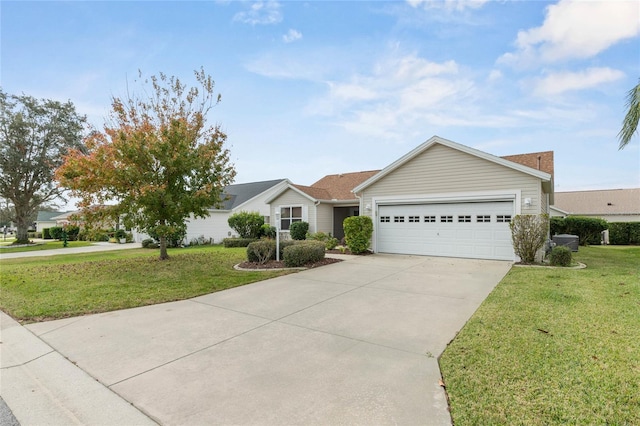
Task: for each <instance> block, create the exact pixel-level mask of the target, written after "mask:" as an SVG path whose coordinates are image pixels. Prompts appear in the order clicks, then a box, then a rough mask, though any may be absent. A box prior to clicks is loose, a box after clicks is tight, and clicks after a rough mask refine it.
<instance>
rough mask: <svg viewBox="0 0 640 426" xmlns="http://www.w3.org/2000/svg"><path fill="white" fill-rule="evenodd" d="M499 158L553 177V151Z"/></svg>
mask: <svg viewBox="0 0 640 426" xmlns="http://www.w3.org/2000/svg"><path fill="white" fill-rule="evenodd" d="M501 158H504V159H505V160H509V161H513V162H514V163H518V164H522V165H523V166H527V167H531V168H532V169H536V170H541V171H543V172H546V173H549V174H550V175H551V176H553V151H543V152H531V153H528V154H517V155H505V156H503V157H501Z"/></svg>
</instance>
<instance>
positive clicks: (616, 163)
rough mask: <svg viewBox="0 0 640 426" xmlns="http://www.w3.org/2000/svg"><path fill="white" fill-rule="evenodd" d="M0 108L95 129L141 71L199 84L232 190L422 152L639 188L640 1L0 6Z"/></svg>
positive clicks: (561, 187)
mask: <svg viewBox="0 0 640 426" xmlns="http://www.w3.org/2000/svg"><path fill="white" fill-rule="evenodd" d="M0 8H1V10H0V13H1V37H2V39H1V65H0V71H1V75H0V81H1V84H2V88H3V90H4V91H5V92H7V93H14V94H18V93H25V94H29V95H32V96H35V97H38V98H51V99H57V100H61V101H66V100H71V101H72V102H73V103H74V104H75V105H76V107H77V109H78V111H79V112H80V113H83V114H86V115H87V116H88V118H89V121H90V122H91V123H92V124H93V125H94V126H96V127H98V128H100V127H101V126H102V124H103V123H104V118H105V117H106V116H107V114H108V112H109V107H110V100H111V97H112V96H123V95H125V94H126V85H127V81H128V82H129V84H131V83H132V82H133V80H134V79H135V78H136V76H137V74H138V70H142V71H143V73H144V74H145V75H147V76H149V75H153V74H157V73H158V72H164V73H165V74H168V75H175V76H178V77H180V78H181V79H182V80H183V81H185V82H187V83H193V82H194V81H193V78H192V77H193V70H195V69H199V68H200V67H201V66H202V67H204V69H205V71H206V72H207V73H209V74H210V75H212V77H213V78H214V80H215V81H216V89H217V91H218V92H219V93H221V95H222V102H221V103H220V104H219V105H218V106H217V107H215V108H214V109H213V111H212V113H211V115H210V117H209V121H210V123H220V124H221V125H222V127H223V129H224V130H225V131H226V133H227V135H228V145H227V147H228V148H229V149H230V151H231V158H232V161H233V162H234V163H235V165H236V170H237V172H238V174H237V177H236V182H238V183H242V182H251V181H258V180H268V179H276V178H283V177H287V178H289V179H291V180H292V181H293V182H295V183H299V184H305V185H308V184H311V183H313V182H315V181H316V180H318V179H320V178H321V177H323V176H324V175H326V174H331V173H341V172H351V171H360V170H373V169H380V168H383V167H385V166H387V165H388V164H390V163H391V162H392V161H394V160H396V159H397V158H399V157H401V156H402V155H404V154H405V153H407V152H408V151H410V150H411V149H413V148H415V147H416V146H418V145H419V144H421V143H422V142H424V141H425V140H427V139H428V138H430V137H431V136H433V135H438V136H441V137H444V138H447V139H450V140H453V141H455V142H459V143H462V144H465V145H468V146H472V147H474V148H477V149H480V150H482V151H485V152H488V153H491V154H494V155H510V154H520V153H525V152H536V151H546V150H553V151H554V152H555V172H556V173H555V185H556V191H571V190H585V189H604V188H629V187H639V186H640V146H639V145H640V141H639V140H640V138H638V137H637V136H636V137H634V139H633V141H632V143H631V144H630V145H629V146H628V147H627V148H626V149H624V150H622V151H619V150H618V140H617V133H618V132H619V130H620V125H621V122H622V119H623V117H624V114H625V96H626V93H627V91H628V90H629V89H631V88H632V87H633V86H634V85H635V84H637V82H638V79H639V78H640V2H637V1H602V2H597V1H588V2H568V1H564V0H560V1H550V2H545V1H485V0H476V1H458V0H451V1H425V0H409V1H392V2H385V1H372V2H366V1H340V2H327V1H261V2H251V1H217V2H215V1H214V2H205V1H193V2H188V1H184V2H172V1H137V2H123V1H112V2H94V1H83V2H80V1H77V2H75V1H70V2H57V1H46V2H31V1H18V2H13V1H2V3H1V4H0Z"/></svg>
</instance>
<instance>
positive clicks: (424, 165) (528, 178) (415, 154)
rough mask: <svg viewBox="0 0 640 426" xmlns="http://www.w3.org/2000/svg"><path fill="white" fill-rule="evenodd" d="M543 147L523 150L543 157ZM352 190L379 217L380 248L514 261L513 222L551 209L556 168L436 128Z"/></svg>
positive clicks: (376, 240)
mask: <svg viewBox="0 0 640 426" xmlns="http://www.w3.org/2000/svg"><path fill="white" fill-rule="evenodd" d="M538 154H545V155H548V154H549V153H548V152H547V153H536V154H523V155H522V157H524V158H525V159H530V158H533V160H534V164H535V162H536V161H535V160H536V157H535V156H536V155H537V163H538V164H541V161H540V159H541V156H539V155H538ZM551 154H552V153H551ZM530 156H531V157H530ZM353 192H354V193H355V194H356V195H357V196H358V198H359V199H360V211H361V214H365V215H368V216H371V218H372V220H373V223H374V231H373V238H372V249H373V251H374V252H379V253H396V254H414V255H428V256H446V257H464V258H474V259H496V260H509V261H513V260H516V256H515V253H514V250H513V246H512V243H511V231H510V228H509V223H510V222H511V220H512V218H513V217H514V216H515V215H518V214H540V213H548V209H549V205H550V204H551V202H552V201H553V182H552V177H551V174H550V173H547V172H544V171H542V170H539V169H534V168H531V167H528V166H525V165H523V164H522V163H517V162H515V161H510V160H506V159H504V158H500V157H496V156H493V155H491V154H487V153H485V152H482V151H478V150H476V149H473V148H470V147H468V146H464V145H460V144H458V143H455V142H452V141H449V140H446V139H442V138H440V137H438V136H434V137H432V138H431V139H429V140H428V141H426V142H425V143H423V144H422V145H420V146H419V147H417V148H416V149H414V150H413V151H411V152H409V153H408V154H407V155H405V156H403V157H402V158H400V159H399V160H397V161H395V162H394V163H392V164H391V165H389V166H388V167H386V168H385V169H383V170H382V171H380V172H379V173H377V174H376V175H374V176H373V177H371V178H370V179H368V180H367V181H365V182H363V183H362V184H360V185H358V186H357V187H356V188H354V189H353Z"/></svg>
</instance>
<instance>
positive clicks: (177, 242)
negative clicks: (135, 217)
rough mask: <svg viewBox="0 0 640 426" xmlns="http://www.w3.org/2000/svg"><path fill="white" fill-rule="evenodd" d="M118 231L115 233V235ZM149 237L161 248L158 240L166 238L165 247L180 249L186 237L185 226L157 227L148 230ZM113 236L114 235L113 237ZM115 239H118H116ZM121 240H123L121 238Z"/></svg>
mask: <svg viewBox="0 0 640 426" xmlns="http://www.w3.org/2000/svg"><path fill="white" fill-rule="evenodd" d="M119 231H120V230H118V231H116V234H117V233H118V232H119ZM122 231H123V232H124V230H122ZM148 233H149V236H150V237H151V238H153V239H154V240H156V242H157V243H158V245H159V246H160V247H162V244H161V241H160V238H161V237H162V236H164V238H166V244H167V247H180V246H182V243H183V242H184V238H185V237H186V236H187V225H186V224H184V223H183V224H181V225H175V226H157V227H155V228H151V229H149V230H148ZM114 236H115V235H114ZM116 238H120V237H117V236H116ZM121 238H124V236H123V237H121Z"/></svg>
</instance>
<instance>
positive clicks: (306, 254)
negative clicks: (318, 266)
mask: <svg viewBox="0 0 640 426" xmlns="http://www.w3.org/2000/svg"><path fill="white" fill-rule="evenodd" d="M322 259H324V243H322V242H321V241H303V242H299V243H297V244H293V245H290V246H288V247H285V249H284V256H283V261H284V265H285V266H286V267H288V268H297V267H300V266H304V265H306V264H308V263H314V262H319V261H321V260H322Z"/></svg>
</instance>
